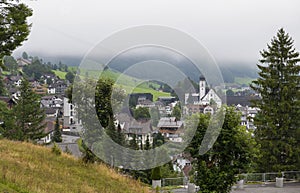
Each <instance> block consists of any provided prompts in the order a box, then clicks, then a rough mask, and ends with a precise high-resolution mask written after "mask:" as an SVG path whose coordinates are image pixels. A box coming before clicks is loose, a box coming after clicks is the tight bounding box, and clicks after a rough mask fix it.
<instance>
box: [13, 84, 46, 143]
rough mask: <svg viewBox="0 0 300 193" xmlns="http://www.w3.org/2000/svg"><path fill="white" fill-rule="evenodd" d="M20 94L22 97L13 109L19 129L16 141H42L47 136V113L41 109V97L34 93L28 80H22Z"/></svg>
mask: <svg viewBox="0 0 300 193" xmlns="http://www.w3.org/2000/svg"><path fill="white" fill-rule="evenodd" d="M20 93H21V96H20V97H19V100H18V101H17V105H16V106H15V107H14V109H13V111H14V115H15V117H16V128H17V129H18V132H16V133H15V139H17V140H21V141H30V140H36V139H40V138H42V137H44V136H45V133H44V128H45V124H44V119H45V112H44V111H43V109H41V108H40V102H39V101H40V99H39V96H38V95H37V94H35V93H34V92H33V91H32V88H31V86H30V84H29V82H28V81H27V80H26V79H22V84H21V87H20Z"/></svg>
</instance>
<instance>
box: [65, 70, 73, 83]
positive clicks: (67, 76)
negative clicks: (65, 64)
mask: <svg viewBox="0 0 300 193" xmlns="http://www.w3.org/2000/svg"><path fill="white" fill-rule="evenodd" d="M65 78H66V79H67V80H68V81H69V82H70V83H73V81H74V78H75V75H74V74H73V72H70V71H69V72H67V74H66V75H65Z"/></svg>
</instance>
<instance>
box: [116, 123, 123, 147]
mask: <svg viewBox="0 0 300 193" xmlns="http://www.w3.org/2000/svg"><path fill="white" fill-rule="evenodd" d="M116 142H117V143H118V144H119V145H121V146H125V135H124V133H123V132H122V128H121V125H120V124H118V128H117V140H116Z"/></svg>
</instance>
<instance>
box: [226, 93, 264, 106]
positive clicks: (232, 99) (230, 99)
mask: <svg viewBox="0 0 300 193" xmlns="http://www.w3.org/2000/svg"><path fill="white" fill-rule="evenodd" d="M251 100H260V97H259V96H227V101H226V103H227V105H228V106H232V105H234V106H236V105H238V104H240V105H242V106H244V107H245V106H251V105H252V104H251Z"/></svg>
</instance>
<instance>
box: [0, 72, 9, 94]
mask: <svg viewBox="0 0 300 193" xmlns="http://www.w3.org/2000/svg"><path fill="white" fill-rule="evenodd" d="M6 94H7V90H6V87H5V85H4V83H3V78H2V76H1V75H0V96H5V95H6Z"/></svg>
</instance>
